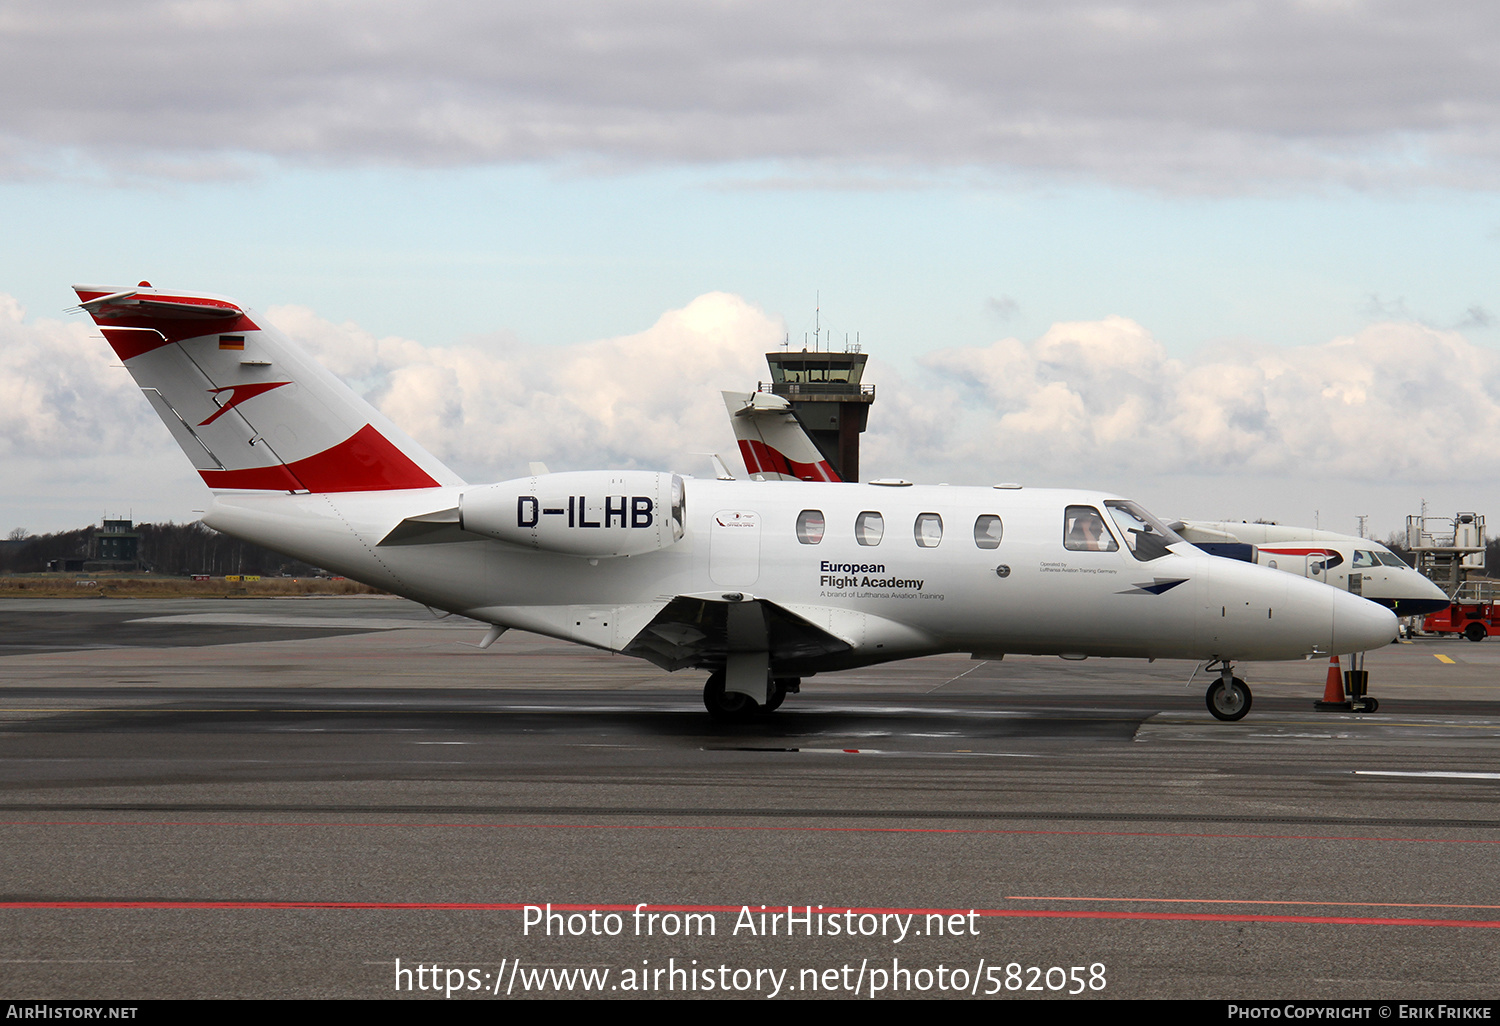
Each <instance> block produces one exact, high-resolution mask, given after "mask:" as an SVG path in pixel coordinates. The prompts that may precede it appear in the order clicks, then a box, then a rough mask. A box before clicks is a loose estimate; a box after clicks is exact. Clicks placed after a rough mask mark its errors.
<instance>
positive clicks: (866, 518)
mask: <svg viewBox="0 0 1500 1026" xmlns="http://www.w3.org/2000/svg"><path fill="white" fill-rule="evenodd" d="M884 536H885V517H883V516H881V515H880V514H879V513H875V512H872V511H870V510H866V511H865V512H863V513H861V514H860V515H859V516H857V517H855V518H854V540H855V541H857V542H859V543H860V544H861V545H879V544H880V539H881V538H882V537H884Z"/></svg>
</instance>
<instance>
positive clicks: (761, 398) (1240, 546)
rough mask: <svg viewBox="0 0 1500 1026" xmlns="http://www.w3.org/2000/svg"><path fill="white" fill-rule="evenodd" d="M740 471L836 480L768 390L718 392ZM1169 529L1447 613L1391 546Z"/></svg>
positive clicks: (1196, 526)
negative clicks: (742, 463)
mask: <svg viewBox="0 0 1500 1026" xmlns="http://www.w3.org/2000/svg"><path fill="white" fill-rule="evenodd" d="M722 394H723V396H724V405H725V406H726V407H728V409H729V413H730V418H729V423H730V426H731V427H732V428H733V429H734V434H735V439H736V440H737V441H738V443H739V448H740V455H741V456H742V457H743V458H744V460H745V469H746V470H747V471H748V472H749V474H750V475H751V476H752V477H755V476H760V477H763V478H764V479H766V480H769V481H794V480H801V481H810V480H817V481H823V480H833V481H837V480H838V475H837V472H836V471H835V470H834V469H833V468H832V467H830V466H829V465H828V464H827V463H826V462H821V463H812V462H809V461H810V460H822V457H821V455H819V454H818V450H817V447H816V446H815V445H813V442H812V439H811V438H809V437H808V436H807V432H806V431H805V430H804V429H803V427H802V425H801V423H800V422H798V420H797V418H796V416H795V415H794V414H793V413H792V411H791V404H790V403H788V402H787V401H786V400H785V399H783V398H781V397H780V396H777V395H772V394H770V393H768V392H724V393H722ZM1171 527H1172V530H1174V531H1175V532H1177V534H1178V535H1179V536H1180V537H1182V538H1183V539H1184V540H1186V541H1190V542H1192V543H1193V544H1194V545H1197V546H1198V547H1199V548H1201V549H1203V550H1204V551H1205V552H1207V553H1209V554H1210V555H1215V556H1227V557H1228V558H1230V559H1239V560H1243V561H1245V562H1249V563H1256V564H1258V565H1260V566H1264V567H1268V568H1269V569H1272V570H1284V571H1286V572H1288V573H1293V574H1296V575H1298V576H1299V577H1306V578H1307V579H1308V580H1312V581H1321V582H1322V583H1324V584H1329V585H1332V586H1333V587H1335V588H1339V589H1342V590H1344V591H1352V592H1354V593H1355V594H1356V595H1361V596H1362V597H1364V598H1367V599H1369V600H1370V601H1372V602H1378V603H1380V604H1381V605H1383V606H1385V607H1386V608H1388V609H1390V610H1391V611H1392V612H1394V613H1395V614H1396V615H1397V616H1423V615H1426V614H1427V613H1435V612H1437V611H1438V610H1441V609H1447V608H1448V605H1449V600H1448V596H1447V595H1446V594H1445V593H1444V592H1443V590H1442V589H1441V588H1439V587H1438V586H1437V585H1436V584H1434V583H1432V582H1431V581H1429V580H1428V579H1427V578H1425V577H1423V576H1422V575H1421V574H1420V573H1418V572H1417V571H1416V570H1414V569H1413V568H1412V567H1411V566H1410V565H1409V564H1408V563H1407V562H1406V561H1405V560H1403V559H1402V558H1401V557H1400V556H1398V555H1396V554H1395V553H1394V552H1392V551H1391V550H1390V549H1388V548H1386V547H1385V546H1384V545H1381V544H1379V543H1378V542H1374V541H1371V540H1370V539H1368V538H1357V537H1355V536H1354V535H1348V534H1337V533H1335V532H1333V531H1319V530H1315V529H1314V528H1311V527H1282V526H1279V525H1277V524H1251V523H1243V522H1234V521H1212V522H1211V521H1204V520H1186V521H1182V520H1179V521H1174V522H1173V523H1172V524H1171Z"/></svg>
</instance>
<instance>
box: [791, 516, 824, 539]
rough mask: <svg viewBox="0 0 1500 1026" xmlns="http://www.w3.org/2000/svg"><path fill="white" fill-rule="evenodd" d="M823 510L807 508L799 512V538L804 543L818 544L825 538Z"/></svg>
mask: <svg viewBox="0 0 1500 1026" xmlns="http://www.w3.org/2000/svg"><path fill="white" fill-rule="evenodd" d="M823 528H824V521H823V511H822V510H820V509H805V510H803V511H802V512H801V513H798V514H797V540H798V541H799V542H801V543H802V544H803V545H816V544H818V542H820V541H822V540H823Z"/></svg>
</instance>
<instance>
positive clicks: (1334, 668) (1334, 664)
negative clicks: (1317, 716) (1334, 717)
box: [1313, 656, 1350, 709]
mask: <svg viewBox="0 0 1500 1026" xmlns="http://www.w3.org/2000/svg"><path fill="white" fill-rule="evenodd" d="M1349 707H1350V706H1349V703H1348V702H1346V701H1345V700H1344V674H1343V672H1342V670H1341V668H1340V667H1339V657H1338V656H1334V657H1333V658H1332V659H1330V660H1328V682H1327V683H1326V684H1324V685H1323V700H1322V701H1321V702H1314V703H1313V708H1314V709H1348V708H1349Z"/></svg>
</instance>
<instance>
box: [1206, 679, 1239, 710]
mask: <svg viewBox="0 0 1500 1026" xmlns="http://www.w3.org/2000/svg"><path fill="white" fill-rule="evenodd" d="M1204 699H1205V700H1206V701H1207V702H1208V711H1209V712H1211V713H1213V714H1214V719H1217V720H1238V719H1243V718H1244V716H1245V714H1246V713H1247V712H1249V711H1250V689H1249V688H1248V687H1246V686H1245V682H1244V681H1242V680H1240V679H1239V678H1238V677H1235V678H1233V683H1231V684H1230V685H1229V686H1228V687H1225V686H1224V680H1223V678H1222V677H1221V678H1220V679H1218V680H1216V681H1214V682H1213V683H1212V684H1210V685H1209V687H1208V694H1207V695H1205V696H1204Z"/></svg>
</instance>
